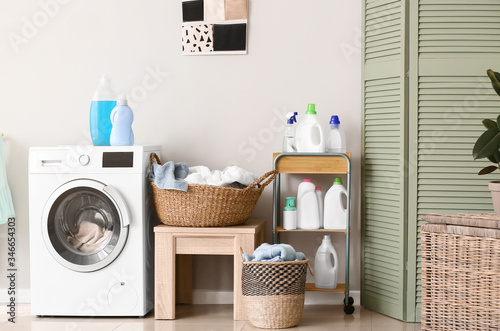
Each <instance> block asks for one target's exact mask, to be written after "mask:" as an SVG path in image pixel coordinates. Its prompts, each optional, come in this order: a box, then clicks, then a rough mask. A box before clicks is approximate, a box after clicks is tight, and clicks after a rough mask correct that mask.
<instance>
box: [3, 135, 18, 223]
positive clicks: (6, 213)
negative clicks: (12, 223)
mask: <svg viewBox="0 0 500 331" xmlns="http://www.w3.org/2000/svg"><path fill="white" fill-rule="evenodd" d="M14 217H16V213H15V212H14V204H13V203H12V195H11V193H10V188H9V184H8V182H7V170H6V169H5V159H4V155H3V136H2V135H1V134H0V224H4V223H7V222H8V220H9V218H14Z"/></svg>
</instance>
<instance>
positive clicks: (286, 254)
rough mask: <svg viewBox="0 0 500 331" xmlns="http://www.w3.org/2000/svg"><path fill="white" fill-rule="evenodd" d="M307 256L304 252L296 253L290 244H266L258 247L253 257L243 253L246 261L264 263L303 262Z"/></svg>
mask: <svg viewBox="0 0 500 331" xmlns="http://www.w3.org/2000/svg"><path fill="white" fill-rule="evenodd" d="M305 259H306V256H305V255H304V253H302V252H296V251H295V249H294V248H293V247H292V246H291V245H288V244H275V245H269V244H268V243H264V244H262V245H260V246H259V247H257V249H256V250H255V251H254V252H253V256H252V255H250V254H247V253H243V260H244V261H263V262H287V261H303V260H305Z"/></svg>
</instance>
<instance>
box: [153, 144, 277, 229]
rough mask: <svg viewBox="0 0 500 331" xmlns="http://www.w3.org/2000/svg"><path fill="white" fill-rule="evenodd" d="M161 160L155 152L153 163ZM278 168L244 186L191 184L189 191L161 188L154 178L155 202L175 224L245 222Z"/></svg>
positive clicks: (159, 211) (167, 221)
mask: <svg viewBox="0 0 500 331" xmlns="http://www.w3.org/2000/svg"><path fill="white" fill-rule="evenodd" d="M154 162H156V163H158V164H161V163H160V158H159V157H158V155H156V154H155V153H152V154H151V165H152V164H153V163H154ZM277 173H278V172H277V171H276V170H274V171H269V172H267V173H266V174H265V175H264V176H262V177H260V178H259V179H257V180H256V181H255V182H254V183H252V184H250V185H248V186H247V187H245V188H243V189H238V188H232V187H221V186H214V185H202V184H190V185H189V187H188V190H187V192H183V191H179V190H165V189H160V188H158V187H157V186H156V184H155V183H154V182H151V186H152V187H153V197H154V204H155V208H156V213H157V214H158V218H159V219H160V221H161V222H162V223H164V224H166V225H173V226H191V227H205V226H231V225H239V224H243V223H245V222H246V221H247V220H248V219H249V218H250V216H252V213H253V211H254V209H255V205H256V204H257V201H258V200H259V197H260V195H261V194H262V191H263V190H264V188H265V187H266V186H267V185H268V184H269V183H271V182H272V181H273V179H274V177H276V175H277Z"/></svg>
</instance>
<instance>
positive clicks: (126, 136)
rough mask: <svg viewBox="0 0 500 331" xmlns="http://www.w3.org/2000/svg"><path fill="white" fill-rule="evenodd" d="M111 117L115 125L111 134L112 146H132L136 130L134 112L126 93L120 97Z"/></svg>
mask: <svg viewBox="0 0 500 331" xmlns="http://www.w3.org/2000/svg"><path fill="white" fill-rule="evenodd" d="M110 119H111V124H112V125H113V127H112V129H111V136H110V143H111V146H132V145H133V144H134V132H133V131H132V122H133V121H134V113H133V112H132V109H130V107H129V106H128V102H127V97H126V96H125V95H120V96H119V97H118V101H117V103H116V107H115V108H114V109H113V111H112V112H111V115H110Z"/></svg>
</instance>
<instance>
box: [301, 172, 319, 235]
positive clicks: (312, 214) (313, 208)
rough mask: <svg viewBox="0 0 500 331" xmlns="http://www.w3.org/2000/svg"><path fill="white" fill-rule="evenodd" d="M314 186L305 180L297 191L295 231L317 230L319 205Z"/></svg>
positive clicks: (308, 180)
mask: <svg viewBox="0 0 500 331" xmlns="http://www.w3.org/2000/svg"><path fill="white" fill-rule="evenodd" d="M315 190H316V186H315V185H314V184H313V183H312V180H311V179H308V178H305V179H303V180H302V183H300V184H299V187H298V190H297V229H304V230H315V229H319V225H320V221H319V204H318V196H317V195H316V192H315Z"/></svg>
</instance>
